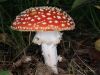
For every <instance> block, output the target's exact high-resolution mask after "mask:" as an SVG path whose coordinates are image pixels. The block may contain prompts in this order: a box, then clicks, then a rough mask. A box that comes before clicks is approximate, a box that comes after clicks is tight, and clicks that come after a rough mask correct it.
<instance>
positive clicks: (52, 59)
mask: <svg viewBox="0 0 100 75" xmlns="http://www.w3.org/2000/svg"><path fill="white" fill-rule="evenodd" d="M42 55H43V57H44V61H45V64H46V65H48V66H49V67H50V68H51V69H52V70H53V72H54V73H55V74H58V69H57V62H58V56H57V45H55V44H45V43H43V44H42Z"/></svg>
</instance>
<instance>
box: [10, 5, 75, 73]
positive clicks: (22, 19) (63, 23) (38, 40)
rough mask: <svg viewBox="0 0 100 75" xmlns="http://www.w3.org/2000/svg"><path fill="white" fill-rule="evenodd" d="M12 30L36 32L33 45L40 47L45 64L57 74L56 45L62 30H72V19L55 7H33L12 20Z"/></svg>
mask: <svg viewBox="0 0 100 75" xmlns="http://www.w3.org/2000/svg"><path fill="white" fill-rule="evenodd" d="M11 28H12V29H14V30H18V31H36V35H35V36H34V38H33V41H32V42H34V43H35V44H38V45H41V48H42V55H43V57H44V61H45V64H46V65H48V66H49V67H50V68H51V69H52V70H53V72H54V73H55V74H58V69H57V62H58V60H59V56H58V55H57V44H58V43H60V40H61V39H62V33H61V32H60V31H63V30H73V29H74V28H75V23H74V21H73V19H72V18H71V17H70V16H69V15H68V14H67V13H66V12H65V11H62V10H61V9H59V8H57V7H48V6H43V7H33V8H29V9H26V10H25V11H23V12H21V13H20V14H19V15H18V16H17V17H16V19H15V20H14V22H13V24H12V26H11Z"/></svg>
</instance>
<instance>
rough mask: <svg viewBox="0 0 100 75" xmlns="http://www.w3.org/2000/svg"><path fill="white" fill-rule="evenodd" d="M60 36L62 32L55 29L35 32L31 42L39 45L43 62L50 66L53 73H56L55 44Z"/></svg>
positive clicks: (56, 57)
mask: <svg viewBox="0 0 100 75" xmlns="http://www.w3.org/2000/svg"><path fill="white" fill-rule="evenodd" d="M61 38H62V33H60V32H57V31H48V32H37V33H36V35H35V37H34V39H33V42H34V43H36V44H38V45H41V47H42V55H43V57H44V61H45V64H46V65H48V66H49V67H51V69H52V70H53V72H54V73H56V74H58V69H57V62H58V55H57V44H58V43H59V42H60V40H61Z"/></svg>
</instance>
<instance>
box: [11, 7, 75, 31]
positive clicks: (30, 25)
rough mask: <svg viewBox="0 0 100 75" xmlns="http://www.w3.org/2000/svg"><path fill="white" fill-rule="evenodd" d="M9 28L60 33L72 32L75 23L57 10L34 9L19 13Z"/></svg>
mask: <svg viewBox="0 0 100 75" xmlns="http://www.w3.org/2000/svg"><path fill="white" fill-rule="evenodd" d="M11 28H12V29H14V30H18V31H62V30H73V29H74V28H75V23H74V21H73V19H72V18H71V17H70V16H69V15H68V14H67V13H66V12H65V11H62V10H61V9H59V8H56V7H34V8H29V9H26V10H25V11H23V12H21V13H20V14H19V15H18V16H17V17H16V19H15V20H14V22H13V24H12V26H11Z"/></svg>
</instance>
